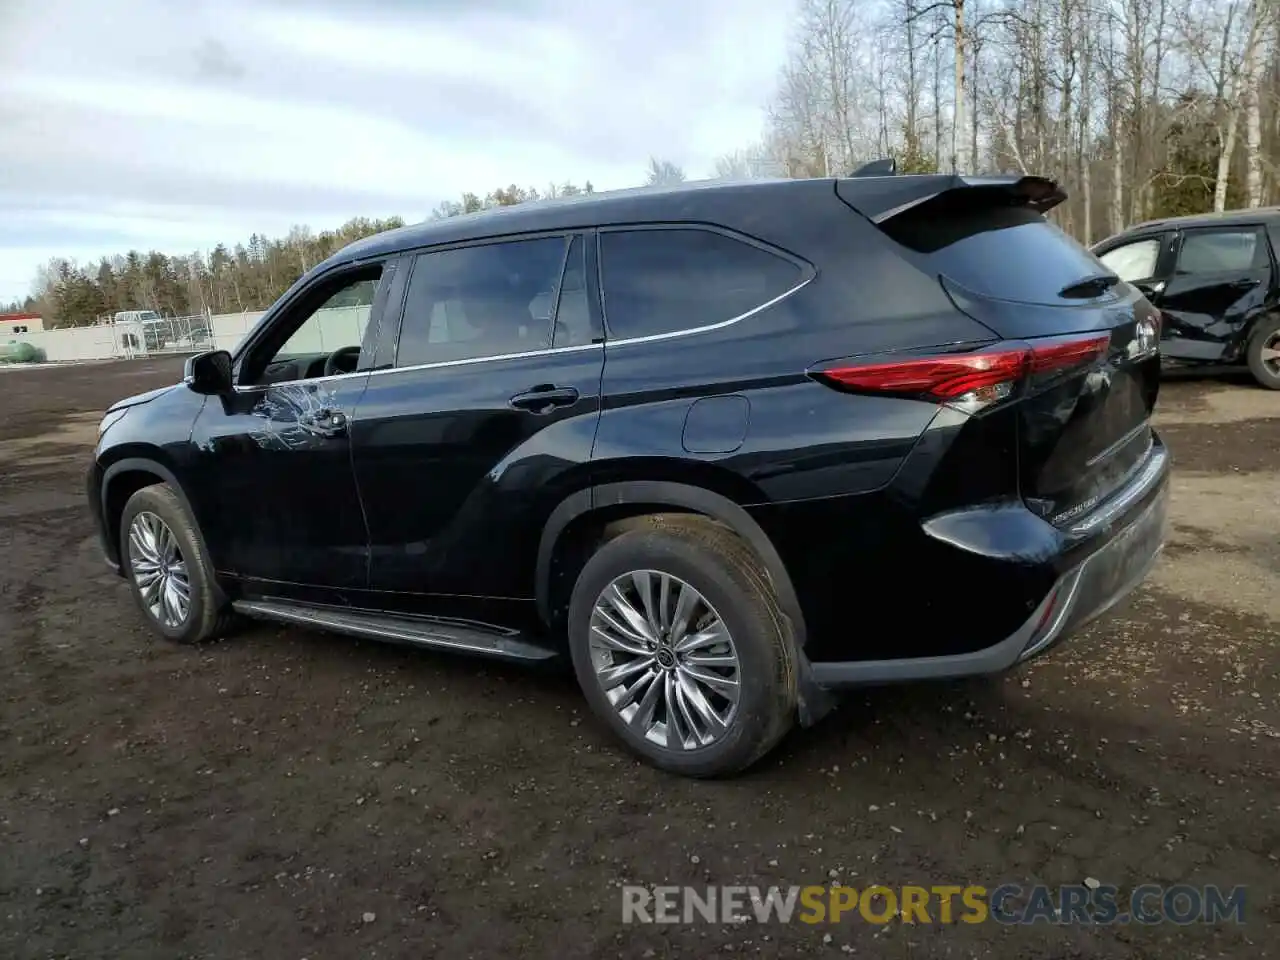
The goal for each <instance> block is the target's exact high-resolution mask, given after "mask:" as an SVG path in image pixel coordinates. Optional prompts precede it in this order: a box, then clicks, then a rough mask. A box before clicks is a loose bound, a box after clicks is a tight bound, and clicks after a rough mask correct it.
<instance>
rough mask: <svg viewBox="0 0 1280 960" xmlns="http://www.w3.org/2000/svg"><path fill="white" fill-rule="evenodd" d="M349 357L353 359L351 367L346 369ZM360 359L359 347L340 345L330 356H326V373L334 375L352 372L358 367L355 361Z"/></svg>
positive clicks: (330, 375)
mask: <svg viewBox="0 0 1280 960" xmlns="http://www.w3.org/2000/svg"><path fill="white" fill-rule="evenodd" d="M348 358H350V359H351V360H352V361H353V362H352V363H351V364H350V369H346V366H347V364H346V363H345V361H346V360H347V359H348ZM359 359H360V348H359V347H339V348H338V349H337V350H335V351H333V353H331V354H329V356H327V357H325V361H324V375H325V376H326V377H332V376H333V375H334V374H337V373H351V372H352V371H353V370H355V368H356V364H355V361H358V360H359Z"/></svg>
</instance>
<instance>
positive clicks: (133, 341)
mask: <svg viewBox="0 0 1280 960" xmlns="http://www.w3.org/2000/svg"><path fill="white" fill-rule="evenodd" d="M115 327H116V328H117V329H116V331H115V340H116V345H117V348H118V349H119V351H120V353H121V354H123V355H124V356H128V357H149V356H152V355H153V354H165V353H200V352H202V351H204V350H212V349H213V330H212V326H211V324H210V322H209V317H207V316H205V315H204V314H200V313H197V314H192V315H191V316H187V317H153V318H148V319H146V320H125V321H121V322H119V323H117V324H115Z"/></svg>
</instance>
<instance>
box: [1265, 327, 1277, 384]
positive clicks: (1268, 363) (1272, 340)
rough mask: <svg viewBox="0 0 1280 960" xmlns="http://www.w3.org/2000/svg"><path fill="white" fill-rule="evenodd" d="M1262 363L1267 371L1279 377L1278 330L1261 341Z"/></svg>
mask: <svg viewBox="0 0 1280 960" xmlns="http://www.w3.org/2000/svg"><path fill="white" fill-rule="evenodd" d="M1262 365H1263V366H1264V367H1266V368H1267V372H1268V373H1270V374H1272V375H1273V376H1277V377H1280V330H1277V331H1276V332H1275V333H1273V334H1271V336H1269V337H1267V339H1266V340H1264V341H1263V342H1262Z"/></svg>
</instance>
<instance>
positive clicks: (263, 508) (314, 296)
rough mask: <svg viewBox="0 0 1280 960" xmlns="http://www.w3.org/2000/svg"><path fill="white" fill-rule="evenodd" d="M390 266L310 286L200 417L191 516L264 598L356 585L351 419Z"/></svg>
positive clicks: (358, 540)
mask: <svg viewBox="0 0 1280 960" xmlns="http://www.w3.org/2000/svg"><path fill="white" fill-rule="evenodd" d="M394 273H395V271H394V265H393V264H392V265H387V266H386V267H384V265H382V264H374V265H368V264H366V265H362V266H360V267H357V268H355V269H350V270H345V271H339V272H337V273H333V274H329V275H326V276H323V277H321V278H318V279H317V280H316V281H314V282H313V283H312V284H310V285H308V286H307V287H305V288H303V289H302V290H300V291H299V292H298V293H297V294H296V295H294V296H292V297H291V298H290V301H289V302H287V303H285V304H284V305H283V306H282V308H280V309H278V310H277V311H275V312H274V313H273V315H272V316H271V317H270V318H268V319H267V320H266V321H264V323H263V325H262V327H260V328H259V329H257V330H255V331H254V333H253V334H252V335H251V336H252V337H253V340H252V341H251V342H250V344H249V345H248V347H247V348H246V350H245V351H244V352H242V354H241V355H240V356H239V357H238V359H237V366H236V387H235V390H234V392H233V393H231V394H228V395H226V396H222V397H210V398H209V400H208V401H207V402H206V403H205V405H204V408H203V410H202V411H201V413H200V416H199V417H198V418H197V420H196V423H195V427H194V430H193V433H192V438H191V439H192V444H193V446H194V448H195V449H196V451H197V464H196V469H195V470H193V471H192V472H193V474H194V476H195V478H196V483H195V490H194V493H195V496H196V498H197V501H198V503H197V512H198V513H199V514H200V515H201V519H202V529H203V531H204V533H205V537H206V540H207V541H208V544H209V549H210V554H211V556H212V557H213V559H214V564H215V566H216V567H217V569H218V572H219V573H222V574H226V575H229V576H233V577H236V578H239V579H242V580H245V581H251V582H256V583H258V584H259V587H258V589H261V590H262V591H263V592H274V593H287V592H288V590H287V588H288V587H289V586H291V585H301V586H307V587H332V588H348V589H355V588H362V587H364V586H365V584H366V580H367V574H368V529H367V527H366V525H365V522H364V518H363V515H362V513H361V506H360V498H359V493H358V491H357V489H356V484H355V477H354V475H353V473H352V469H351V435H350V423H351V418H352V416H353V414H354V413H355V409H356V405H357V403H358V401H359V399H360V395H361V393H362V392H363V391H364V387H365V382H366V381H367V380H368V368H370V367H371V366H372V358H373V354H374V352H375V351H376V345H377V341H378V337H377V326H378V321H379V319H380V316H381V313H382V311H383V307H384V305H385V303H386V301H387V299H388V290H389V289H390V288H391V287H393V286H395V284H394V279H393V278H394Z"/></svg>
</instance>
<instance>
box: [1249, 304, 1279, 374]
mask: <svg viewBox="0 0 1280 960" xmlns="http://www.w3.org/2000/svg"><path fill="white" fill-rule="evenodd" d="M1277 334H1280V317H1269V318H1266V319H1263V320H1260V321H1259V322H1258V325H1257V326H1256V327H1254V329H1253V333H1252V334H1250V336H1249V345H1248V347H1247V348H1246V359H1247V360H1248V361H1249V372H1250V373H1252V374H1253V379H1255V380H1256V381H1258V383H1259V384H1260V385H1261V386H1264V387H1266V388H1267V389H1268V390H1280V375H1277V374H1275V373H1272V372H1271V371H1270V370H1268V369H1267V365H1266V364H1265V363H1263V360H1262V347H1263V344H1265V343H1266V342H1267V341H1268V340H1272V339H1274V338H1275V337H1276V335H1277Z"/></svg>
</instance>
